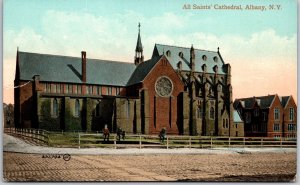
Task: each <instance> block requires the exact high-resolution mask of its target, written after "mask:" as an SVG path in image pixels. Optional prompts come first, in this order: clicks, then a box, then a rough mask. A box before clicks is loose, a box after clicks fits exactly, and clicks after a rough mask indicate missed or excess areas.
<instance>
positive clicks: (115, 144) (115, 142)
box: [114, 136, 117, 149]
mask: <svg viewBox="0 0 300 185" xmlns="http://www.w3.org/2000/svg"><path fill="white" fill-rule="evenodd" d="M114 146H115V149H117V140H116V136H114Z"/></svg>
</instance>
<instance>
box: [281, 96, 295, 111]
mask: <svg viewBox="0 0 300 185" xmlns="http://www.w3.org/2000/svg"><path fill="white" fill-rule="evenodd" d="M281 98H282V101H281V102H280V103H281V105H282V106H283V108H286V106H287V104H288V102H289V101H290V99H291V98H292V95H289V96H281ZM284 98H287V100H286V101H285V102H283V99H284ZM283 103H284V105H283Z"/></svg>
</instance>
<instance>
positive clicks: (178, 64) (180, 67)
mask: <svg viewBox="0 0 300 185" xmlns="http://www.w3.org/2000/svg"><path fill="white" fill-rule="evenodd" d="M177 68H178V69H180V70H182V62H181V61H179V62H178V63H177Z"/></svg>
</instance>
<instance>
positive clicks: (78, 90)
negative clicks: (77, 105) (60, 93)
mask: <svg viewBox="0 0 300 185" xmlns="http://www.w3.org/2000/svg"><path fill="white" fill-rule="evenodd" d="M77 87H78V88H77V93H78V94H82V90H81V85H78V86H77Z"/></svg>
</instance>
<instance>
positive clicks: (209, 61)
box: [152, 44, 225, 74]
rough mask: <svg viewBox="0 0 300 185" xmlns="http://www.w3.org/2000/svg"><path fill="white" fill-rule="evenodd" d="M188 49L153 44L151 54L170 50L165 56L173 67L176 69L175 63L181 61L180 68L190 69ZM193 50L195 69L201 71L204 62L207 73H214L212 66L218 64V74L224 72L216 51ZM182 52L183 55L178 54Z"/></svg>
mask: <svg viewBox="0 0 300 185" xmlns="http://www.w3.org/2000/svg"><path fill="white" fill-rule="evenodd" d="M190 49H191V48H184V47H177V46H169V45H162V44H155V46H154V50H153V55H152V56H157V55H163V54H165V53H167V52H168V51H170V54H171V55H170V56H166V57H167V59H168V60H169V62H170V63H171V65H172V67H173V68H174V69H177V63H178V62H179V61H181V63H182V70H184V71H190V70H191V69H190V65H189V63H190ZM194 51H195V71H197V72H203V70H202V65H203V64H205V65H206V68H207V73H215V72H214V70H213V68H214V67H215V66H218V74H225V73H224V71H223V70H222V69H223V65H224V61H223V59H222V57H221V55H219V53H218V52H215V51H206V50H199V49H194ZM180 54H182V56H183V57H181V56H180ZM204 55H205V56H206V61H204V60H203V56H204ZM214 57H216V59H217V60H216V61H214Z"/></svg>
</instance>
